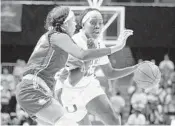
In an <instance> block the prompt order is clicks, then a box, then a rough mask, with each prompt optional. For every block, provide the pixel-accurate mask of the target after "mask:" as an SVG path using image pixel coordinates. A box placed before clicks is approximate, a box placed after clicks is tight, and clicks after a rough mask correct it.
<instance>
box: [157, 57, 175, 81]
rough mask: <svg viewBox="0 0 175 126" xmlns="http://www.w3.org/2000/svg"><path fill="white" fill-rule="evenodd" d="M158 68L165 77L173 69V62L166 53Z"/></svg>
mask: <svg viewBox="0 0 175 126" xmlns="http://www.w3.org/2000/svg"><path fill="white" fill-rule="evenodd" d="M159 68H160V70H161V71H162V73H163V74H165V76H166V78H167V77H169V75H170V74H171V72H173V71H174V63H173V62H172V61H171V60H170V59H169V56H168V54H166V55H164V60H163V61H161V62H160V64H159Z"/></svg>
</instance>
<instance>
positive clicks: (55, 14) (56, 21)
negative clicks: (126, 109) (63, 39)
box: [45, 6, 69, 32]
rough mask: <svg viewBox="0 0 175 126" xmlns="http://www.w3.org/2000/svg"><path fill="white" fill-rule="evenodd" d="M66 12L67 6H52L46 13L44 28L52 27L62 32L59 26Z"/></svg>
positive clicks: (67, 12)
mask: <svg viewBox="0 0 175 126" xmlns="http://www.w3.org/2000/svg"><path fill="white" fill-rule="evenodd" d="M68 14H69V8H68V7H62V6H57V7H54V8H53V9H52V10H51V11H50V12H49V13H48V15H47V18H46V22H45V28H46V29H47V30H49V27H53V28H54V29H55V30H56V31H59V32H64V31H63V29H62V28H61V26H62V24H63V23H64V21H65V19H66V18H67V16H68Z"/></svg>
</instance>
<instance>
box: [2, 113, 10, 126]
mask: <svg viewBox="0 0 175 126" xmlns="http://www.w3.org/2000/svg"><path fill="white" fill-rule="evenodd" d="M10 122H11V119H10V115H9V114H8V113H1V125H2V126H5V125H9V123H10Z"/></svg>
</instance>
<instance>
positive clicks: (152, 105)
mask: <svg viewBox="0 0 175 126" xmlns="http://www.w3.org/2000/svg"><path fill="white" fill-rule="evenodd" d="M146 115H147V119H148V121H149V124H157V125H158V124H163V122H164V120H163V119H164V118H163V108H162V106H161V105H160V104H159V101H158V98H157V97H156V96H149V97H148V106H147V114H146Z"/></svg>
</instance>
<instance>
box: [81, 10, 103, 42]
mask: <svg viewBox="0 0 175 126" xmlns="http://www.w3.org/2000/svg"><path fill="white" fill-rule="evenodd" d="M102 28H103V18H102V15H101V14H100V13H99V12H97V13H94V14H92V15H91V17H90V18H89V19H88V20H87V21H86V22H85V23H84V24H83V29H84V31H85V33H86V35H87V36H88V37H90V38H94V39H96V38H98V37H99V35H100V33H101V30H102Z"/></svg>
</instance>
